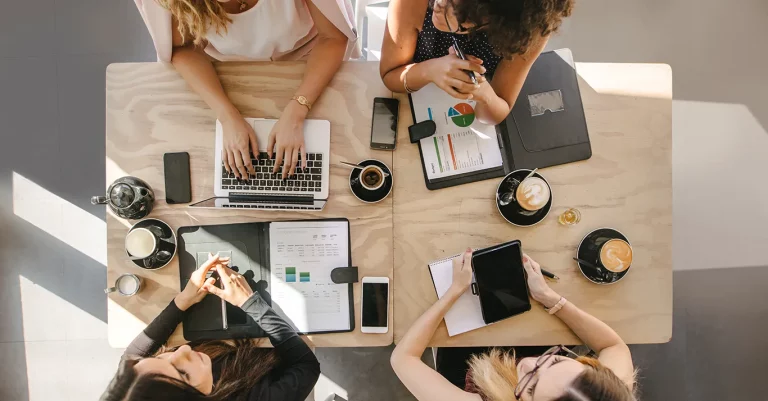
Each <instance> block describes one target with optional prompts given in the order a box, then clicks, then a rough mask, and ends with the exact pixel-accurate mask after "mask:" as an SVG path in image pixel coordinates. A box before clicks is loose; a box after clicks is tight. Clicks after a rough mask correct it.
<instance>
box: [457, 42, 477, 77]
mask: <svg viewBox="0 0 768 401" xmlns="http://www.w3.org/2000/svg"><path fill="white" fill-rule="evenodd" d="M451 39H453V51H454V52H455V53H456V57H458V58H460V59H462V60H466V59H467V57H466V56H464V51H463V50H461V47H459V41H458V40H456V37H455V36H451ZM464 72H466V73H467V75H469V79H471V80H472V83H474V84H475V85H477V78H476V77H475V73H474V71H470V70H464Z"/></svg>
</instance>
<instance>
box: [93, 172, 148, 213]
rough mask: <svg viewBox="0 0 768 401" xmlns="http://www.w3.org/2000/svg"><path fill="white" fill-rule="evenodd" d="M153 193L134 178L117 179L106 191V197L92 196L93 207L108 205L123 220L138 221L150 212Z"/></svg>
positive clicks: (146, 185)
mask: <svg viewBox="0 0 768 401" xmlns="http://www.w3.org/2000/svg"><path fill="white" fill-rule="evenodd" d="M154 201H155V193H154V192H152V188H150V187H149V185H148V184H147V183H146V182H144V181H143V180H140V179H138V178H136V177H122V178H119V179H117V180H116V181H115V182H113V183H112V185H110V186H109V189H107V196H93V197H91V203H92V204H94V205H109V207H110V209H112V211H113V212H114V213H115V214H116V215H118V216H119V217H122V218H124V219H131V220H138V219H143V218H144V217H147V215H149V213H150V212H151V211H152V205H153V204H154Z"/></svg>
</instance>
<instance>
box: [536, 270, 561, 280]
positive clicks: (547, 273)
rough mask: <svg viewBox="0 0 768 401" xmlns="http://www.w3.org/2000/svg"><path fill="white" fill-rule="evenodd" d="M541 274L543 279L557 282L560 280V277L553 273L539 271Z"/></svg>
mask: <svg viewBox="0 0 768 401" xmlns="http://www.w3.org/2000/svg"><path fill="white" fill-rule="evenodd" d="M541 274H542V275H544V277H547V278H550V279H552V280H555V281H558V280H560V277H557V276H555V274H554V273H551V272H549V271H547V270H544V269H541Z"/></svg>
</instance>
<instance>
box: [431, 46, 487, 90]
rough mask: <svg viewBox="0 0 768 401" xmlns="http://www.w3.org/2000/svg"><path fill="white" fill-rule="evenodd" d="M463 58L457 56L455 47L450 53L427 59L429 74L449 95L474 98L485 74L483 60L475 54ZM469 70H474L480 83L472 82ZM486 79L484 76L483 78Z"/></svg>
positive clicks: (450, 49)
mask: <svg viewBox="0 0 768 401" xmlns="http://www.w3.org/2000/svg"><path fill="white" fill-rule="evenodd" d="M467 58H468V59H467V60H462V59H460V58H458V57H457V56H456V53H454V51H453V47H451V48H449V49H448V55H447V56H443V57H440V58H435V59H432V60H428V61H426V63H429V64H428V71H427V76H428V77H429V79H430V80H431V81H432V82H434V84H435V85H437V86H438V87H439V88H440V89H442V90H444V91H445V92H446V93H448V94H449V95H451V96H453V97H455V98H457V99H462V100H468V99H472V98H473V97H474V94H473V93H474V92H475V91H476V90H477V89H478V88H477V87H478V86H480V85H479V84H480V80H479V78H480V77H481V76H482V74H485V67H483V66H482V63H483V61H482V60H480V59H479V58H477V57H474V56H467ZM467 71H473V72H474V73H475V78H476V79H478V85H475V83H474V82H472V78H470V77H469V75H468V74H467ZM483 79H484V78H483Z"/></svg>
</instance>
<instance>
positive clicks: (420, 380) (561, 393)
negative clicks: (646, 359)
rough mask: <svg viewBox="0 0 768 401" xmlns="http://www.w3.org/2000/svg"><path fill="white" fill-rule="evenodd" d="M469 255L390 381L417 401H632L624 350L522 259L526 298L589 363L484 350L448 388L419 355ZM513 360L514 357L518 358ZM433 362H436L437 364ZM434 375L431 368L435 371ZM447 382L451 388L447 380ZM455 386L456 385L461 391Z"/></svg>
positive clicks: (398, 356)
mask: <svg viewBox="0 0 768 401" xmlns="http://www.w3.org/2000/svg"><path fill="white" fill-rule="evenodd" d="M471 264H472V251H471V250H470V249H468V250H467V251H466V252H465V253H464V254H463V255H462V256H459V257H457V258H456V259H454V261H453V283H452V285H451V288H450V289H449V290H448V292H447V293H446V295H445V296H443V298H440V299H439V300H438V301H437V302H436V303H435V304H434V305H432V307H431V308H429V309H428V310H427V311H426V312H425V313H424V314H423V315H421V317H420V318H419V319H418V320H416V322H415V323H414V324H413V326H411V328H410V329H409V330H408V332H407V333H406V334H405V336H404V337H403V339H402V340H400V342H399V343H398V344H397V347H396V348H395V351H394V352H393V353H392V358H391V362H392V367H393V368H394V370H395V373H397V376H398V377H399V378H400V380H401V381H402V382H403V384H405V386H406V387H407V388H408V390H410V391H411V392H412V393H413V395H414V396H415V397H416V399H418V400H419V401H447V400H450V401H508V400H512V399H515V400H522V401H635V400H636V398H635V394H634V391H633V389H634V385H635V380H634V379H635V373H634V368H633V367H632V356H631V355H630V352H629V348H628V347H627V345H626V344H625V343H624V341H622V340H621V338H620V337H619V335H618V334H616V332H615V331H613V329H611V328H610V327H608V325H606V324H605V323H603V322H601V321H600V320H598V319H597V318H595V317H594V316H592V315H590V314H588V313H586V312H584V311H583V310H581V309H579V308H577V307H576V306H575V305H573V304H572V303H570V302H568V301H567V300H566V299H565V298H563V297H562V296H560V295H558V294H557V293H556V292H555V291H553V290H552V289H551V288H550V287H549V286H548V285H547V283H546V281H544V276H543V275H542V273H541V267H540V266H539V264H538V263H536V262H535V261H534V260H533V259H531V258H530V257H528V255H523V266H524V267H525V272H526V274H527V276H528V279H527V280H528V289H529V290H530V294H531V297H532V298H533V299H534V300H536V301H537V302H539V303H541V304H542V305H543V306H544V307H545V308H547V310H549V312H550V314H553V315H555V316H556V317H558V318H559V319H560V320H561V321H563V323H565V324H566V325H568V327H569V328H570V329H571V330H573V332H574V333H575V334H576V335H577V336H579V338H581V339H582V340H583V341H584V343H585V344H586V345H587V346H588V347H589V348H591V349H592V350H594V351H595V352H596V353H597V359H594V358H586V357H582V356H578V355H576V354H574V353H573V352H572V351H571V350H569V349H568V348H566V347H563V346H555V347H551V348H549V349H547V350H546V351H544V352H543V353H542V354H541V355H537V356H529V357H526V358H521V359H516V355H515V354H514V353H510V352H505V351H501V350H500V349H490V350H488V351H486V352H484V353H479V354H475V355H473V356H472V357H471V358H470V359H469V361H467V362H464V361H461V362H463V363H465V365H464V366H465V369H464V370H462V371H461V375H460V381H461V383H452V381H449V379H448V378H446V377H444V376H442V375H441V374H440V373H437V372H435V371H434V370H432V369H431V368H430V367H428V366H427V365H426V364H424V362H422V361H421V355H422V354H423V353H424V350H425V349H426V347H427V344H428V343H429V341H430V339H431V338H432V336H433V335H434V334H435V330H437V326H438V325H439V324H440V321H441V320H443V317H444V316H445V313H446V312H447V311H448V310H449V309H450V308H451V306H452V305H453V304H454V302H456V300H457V299H458V298H459V297H460V296H461V295H462V294H463V293H464V292H465V291H466V290H467V288H468V287H469V285H470V283H471V282H472V267H471ZM518 356H519V355H518ZM438 359H439V356H438ZM438 369H439V368H438ZM453 381H454V382H455V380H453ZM455 384H460V385H461V388H459V387H457V386H456V385H455Z"/></svg>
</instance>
